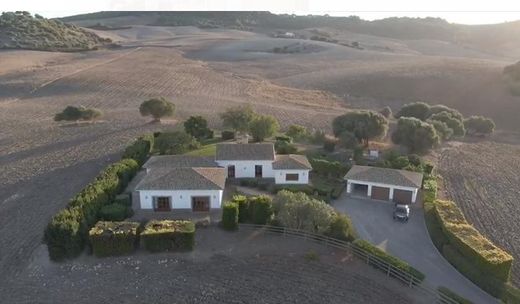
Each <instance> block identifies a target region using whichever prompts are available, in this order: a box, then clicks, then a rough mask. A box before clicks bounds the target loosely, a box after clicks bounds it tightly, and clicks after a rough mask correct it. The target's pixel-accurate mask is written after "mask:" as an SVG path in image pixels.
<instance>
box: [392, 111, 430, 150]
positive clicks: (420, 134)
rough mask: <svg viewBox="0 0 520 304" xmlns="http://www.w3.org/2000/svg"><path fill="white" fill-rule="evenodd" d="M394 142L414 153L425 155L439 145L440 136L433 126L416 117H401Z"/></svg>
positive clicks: (393, 136)
mask: <svg viewBox="0 0 520 304" xmlns="http://www.w3.org/2000/svg"><path fill="white" fill-rule="evenodd" d="M392 141H393V142H394V143H396V144H400V145H403V146H405V147H407V148H408V149H409V150H410V152H412V153H425V152H427V151H428V150H430V149H431V148H433V147H435V146H436V145H438V144H439V136H438V135H437V132H436V131H435V128H434V127H433V126H432V125H431V124H429V123H426V122H424V121H421V120H420V119H417V118H414V117H401V118H399V120H398V121H397V129H396V130H395V131H394V133H393V134H392Z"/></svg>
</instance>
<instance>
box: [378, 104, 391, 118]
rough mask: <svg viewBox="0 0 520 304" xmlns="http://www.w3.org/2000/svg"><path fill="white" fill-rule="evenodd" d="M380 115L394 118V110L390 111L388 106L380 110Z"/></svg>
mask: <svg viewBox="0 0 520 304" xmlns="http://www.w3.org/2000/svg"><path fill="white" fill-rule="evenodd" d="M379 113H380V114H381V115H383V116H384V117H385V118H390V116H392V109H390V107H389V106H386V107H384V108H382V109H381V110H379Z"/></svg>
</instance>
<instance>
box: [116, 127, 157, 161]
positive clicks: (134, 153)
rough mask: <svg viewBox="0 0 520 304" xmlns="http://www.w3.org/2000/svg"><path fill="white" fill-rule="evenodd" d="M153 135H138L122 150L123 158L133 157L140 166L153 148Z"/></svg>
mask: <svg viewBox="0 0 520 304" xmlns="http://www.w3.org/2000/svg"><path fill="white" fill-rule="evenodd" d="M154 142H155V137H154V135H153V134H147V135H144V136H141V137H139V138H138V139H137V140H136V141H134V142H133V143H132V144H130V145H129V146H128V147H126V149H125V151H124V152H123V156H122V158H123V159H128V158H130V159H133V160H135V161H136V162H137V163H138V164H139V166H142V165H143V164H144V163H145V162H146V159H147V158H148V155H149V154H150V152H151V151H152V150H153V148H154Z"/></svg>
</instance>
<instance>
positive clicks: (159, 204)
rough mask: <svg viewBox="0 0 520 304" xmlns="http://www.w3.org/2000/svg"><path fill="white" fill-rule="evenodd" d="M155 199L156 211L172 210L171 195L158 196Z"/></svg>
mask: <svg viewBox="0 0 520 304" xmlns="http://www.w3.org/2000/svg"><path fill="white" fill-rule="evenodd" d="M153 200H154V208H153V209H154V210H155V211H170V210H171V197H169V196H156V197H154V198H153Z"/></svg>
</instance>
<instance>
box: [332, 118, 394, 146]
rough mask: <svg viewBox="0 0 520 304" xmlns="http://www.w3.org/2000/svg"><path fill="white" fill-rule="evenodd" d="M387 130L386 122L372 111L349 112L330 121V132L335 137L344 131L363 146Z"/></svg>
mask: <svg viewBox="0 0 520 304" xmlns="http://www.w3.org/2000/svg"><path fill="white" fill-rule="evenodd" d="M387 129H388V120H386V118H385V117H384V116H383V115H381V114H379V113H376V112H372V111H354V112H349V113H346V114H343V115H341V116H338V117H336V118H334V120H333V121H332V130H333V132H334V135H335V136H336V137H338V136H340V135H341V134H342V133H343V132H345V131H347V132H351V133H352V134H354V136H355V137H356V138H357V140H358V141H359V142H360V143H362V144H364V145H368V142H369V140H370V139H374V138H377V137H382V136H384V135H385V134H386V131H387Z"/></svg>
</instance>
